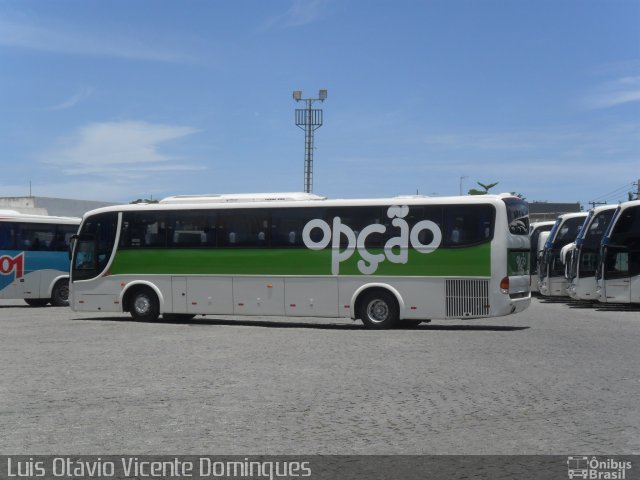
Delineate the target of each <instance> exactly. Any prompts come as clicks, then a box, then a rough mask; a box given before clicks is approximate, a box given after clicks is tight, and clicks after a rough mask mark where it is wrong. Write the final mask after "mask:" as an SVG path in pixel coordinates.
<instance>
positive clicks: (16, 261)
mask: <svg viewBox="0 0 640 480" xmlns="http://www.w3.org/2000/svg"><path fill="white" fill-rule="evenodd" d="M14 272H15V274H16V279H18V278H22V277H23V276H24V253H19V254H18V255H16V256H15V257H10V256H9V255H3V256H1V257H0V275H11V274H12V273H14Z"/></svg>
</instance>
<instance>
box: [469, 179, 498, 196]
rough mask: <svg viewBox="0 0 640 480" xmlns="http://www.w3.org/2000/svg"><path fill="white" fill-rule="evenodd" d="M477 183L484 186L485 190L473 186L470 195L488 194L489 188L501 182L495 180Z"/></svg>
mask: <svg viewBox="0 0 640 480" xmlns="http://www.w3.org/2000/svg"><path fill="white" fill-rule="evenodd" d="M476 183H477V184H478V185H480V186H481V187H482V188H484V190H478V189H476V188H472V189H471V190H469V195H486V194H487V193H489V189H491V188H493V187H495V186H496V185H498V183H499V182H493V183H488V184H484V183H482V182H476Z"/></svg>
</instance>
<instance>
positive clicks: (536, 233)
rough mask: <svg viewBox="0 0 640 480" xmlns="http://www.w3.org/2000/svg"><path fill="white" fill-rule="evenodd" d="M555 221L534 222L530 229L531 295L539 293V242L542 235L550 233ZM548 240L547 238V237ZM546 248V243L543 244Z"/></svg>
mask: <svg viewBox="0 0 640 480" xmlns="http://www.w3.org/2000/svg"><path fill="white" fill-rule="evenodd" d="M555 223H556V222H555V220H549V221H543V222H532V223H531V225H530V227H529V239H530V240H531V257H530V262H529V278H530V281H529V284H530V286H531V293H534V292H537V291H538V254H539V250H541V249H539V250H536V248H537V246H538V243H539V242H538V240H539V239H540V238H541V233H543V232H549V231H550V230H551V229H552V228H553V225H554V224H555ZM545 238H546V237H545ZM542 245H543V246H544V243H543V244H542Z"/></svg>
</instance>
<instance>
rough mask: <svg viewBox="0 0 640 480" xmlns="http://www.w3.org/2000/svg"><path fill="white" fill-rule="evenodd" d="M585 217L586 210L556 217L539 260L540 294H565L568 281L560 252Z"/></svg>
mask: <svg viewBox="0 0 640 480" xmlns="http://www.w3.org/2000/svg"><path fill="white" fill-rule="evenodd" d="M586 217H587V212H579V213H565V214H563V215H560V216H558V218H557V219H556V223H555V224H554V225H553V228H552V229H551V231H550V232H549V237H548V238H547V243H546V244H545V246H544V250H543V251H542V254H541V255H540V260H539V267H538V290H539V291H540V293H541V294H542V295H544V296H560V297H564V296H567V286H568V282H567V279H566V278H565V265H564V263H563V261H562V256H561V252H562V249H563V247H565V246H566V245H568V244H570V243H571V242H573V241H574V240H575V238H576V236H577V235H578V232H579V231H580V227H582V224H583V223H584V220H585V218H586Z"/></svg>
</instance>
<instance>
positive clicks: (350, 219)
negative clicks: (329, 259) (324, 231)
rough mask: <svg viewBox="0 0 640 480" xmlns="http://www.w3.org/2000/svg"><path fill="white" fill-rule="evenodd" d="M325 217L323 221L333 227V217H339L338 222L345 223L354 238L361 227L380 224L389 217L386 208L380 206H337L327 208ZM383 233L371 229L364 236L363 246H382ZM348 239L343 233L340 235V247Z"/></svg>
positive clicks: (345, 243)
mask: <svg viewBox="0 0 640 480" xmlns="http://www.w3.org/2000/svg"><path fill="white" fill-rule="evenodd" d="M327 217H328V218H326V219H325V221H326V222H327V223H328V224H329V225H330V226H331V227H332V228H333V219H334V218H335V217H339V218H340V222H341V223H342V224H344V225H347V226H348V227H349V228H350V229H351V230H353V233H354V234H355V236H356V238H358V235H360V232H361V231H362V229H363V228H365V227H367V226H369V225H382V224H383V222H388V221H389V219H388V218H387V216H386V209H384V210H383V209H382V208H380V207H337V208H330V209H328V210H327ZM384 240H385V238H384V237H383V234H381V233H378V232H375V231H373V232H372V233H370V234H369V235H367V237H366V242H365V247H367V248H376V247H378V248H382V247H383V246H384ZM347 243H348V240H347V238H346V237H345V236H344V235H341V236H340V248H346V247H347Z"/></svg>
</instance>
